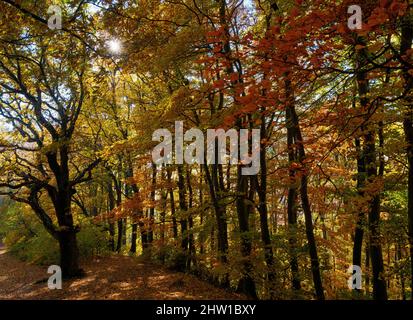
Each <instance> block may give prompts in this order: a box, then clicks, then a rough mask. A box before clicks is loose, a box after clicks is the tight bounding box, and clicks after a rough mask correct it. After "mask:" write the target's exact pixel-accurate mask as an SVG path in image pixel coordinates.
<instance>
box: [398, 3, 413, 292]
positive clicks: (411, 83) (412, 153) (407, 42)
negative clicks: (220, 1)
mask: <svg viewBox="0 0 413 320" xmlns="http://www.w3.org/2000/svg"><path fill="white" fill-rule="evenodd" d="M410 12H411V6H410V7H409V9H408V12H407V15H406V17H405V18H404V19H403V24H402V32H401V43H400V56H402V57H403V56H405V55H406V52H407V51H408V50H410V49H411V47H412V39H413V24H412V20H411V13H410ZM409 68H410V67H407V68H406V67H405V66H404V70H403V78H404V88H405V92H406V97H405V99H404V100H405V104H406V111H405V113H404V121H403V128H404V134H405V140H406V143H407V147H406V153H407V159H408V165H409V169H408V187H407V194H408V203H407V219H408V237H409V248H410V290H411V294H410V298H411V299H412V300H413V98H412V96H411V89H412V87H413V77H412V76H411V75H410V73H409V71H410V70H409Z"/></svg>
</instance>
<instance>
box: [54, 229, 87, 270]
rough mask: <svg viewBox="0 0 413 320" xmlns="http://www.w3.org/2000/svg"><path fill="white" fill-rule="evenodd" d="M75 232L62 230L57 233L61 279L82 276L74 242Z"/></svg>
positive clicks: (77, 250) (75, 242) (75, 241)
mask: <svg viewBox="0 0 413 320" xmlns="http://www.w3.org/2000/svg"><path fill="white" fill-rule="evenodd" d="M76 232H77V231H76V230H74V229H73V228H72V229H69V230H63V231H60V232H59V233H58V240H59V248H60V267H61V268H62V276H63V278H73V277H78V276H80V275H82V270H81V269H80V268H79V249H78V246H77V240H76Z"/></svg>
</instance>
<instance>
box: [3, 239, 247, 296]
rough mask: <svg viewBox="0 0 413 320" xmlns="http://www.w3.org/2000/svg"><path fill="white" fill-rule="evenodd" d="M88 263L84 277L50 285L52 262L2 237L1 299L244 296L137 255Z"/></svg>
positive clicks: (103, 258) (83, 262)
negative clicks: (20, 252)
mask: <svg viewBox="0 0 413 320" xmlns="http://www.w3.org/2000/svg"><path fill="white" fill-rule="evenodd" d="M82 268H83V269H84V271H85V273H86V274H85V276H84V277H83V278H81V279H74V280H68V281H64V282H63V288H62V289H61V290H49V289H48V288H47V278H48V277H49V276H50V275H49V274H47V266H37V265H33V264H29V263H26V262H22V261H20V260H18V259H17V258H15V257H13V256H12V255H10V254H9V253H7V250H6V248H5V247H4V246H2V245H1V243H0V299H53V300H55V299H56V300H60V299H73V300H77V299H79V300H83V299H98V300H101V299H110V300H116V299H136V300H139V299H148V300H158V299H165V300H173V299H179V300H185V299H188V300H190V299H200V300H206V299H208V300H209V299H217V300H219V299H230V300H233V299H244V297H243V296H241V295H238V294H235V293H231V292H228V291H225V290H223V289H220V288H217V287H214V286H212V285H211V284H209V283H207V282H204V281H201V280H199V279H198V278H196V277H195V276H192V275H188V274H184V273H179V272H174V271H171V270H168V269H166V268H164V267H162V266H159V265H156V264H153V263H150V262H146V261H142V260H139V259H138V258H133V257H126V256H120V255H113V256H105V257H95V258H93V259H89V260H87V261H82ZM42 280H44V281H42Z"/></svg>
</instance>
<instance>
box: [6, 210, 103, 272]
mask: <svg viewBox="0 0 413 320" xmlns="http://www.w3.org/2000/svg"><path fill="white" fill-rule="evenodd" d="M80 225H81V227H80V232H79V233H78V234H77V240H78V246H79V255H80V257H82V258H87V257H90V256H93V255H96V254H100V255H102V254H105V253H106V252H108V251H109V239H108V235H107V232H105V231H104V230H103V228H102V227H100V226H98V225H96V224H93V222H92V221H91V220H89V219H87V218H84V219H82V221H81V222H80ZM0 234H3V235H4V243H5V245H6V246H7V248H8V250H9V252H10V253H11V254H13V255H14V256H16V257H18V258H19V259H21V260H23V261H28V262H31V263H36V264H46V265H50V264H58V263H59V256H60V253H59V244H58V242H57V241H56V239H54V238H53V237H52V236H51V235H50V234H49V233H48V232H47V231H46V230H45V229H44V227H43V225H42V224H41V223H40V222H39V221H38V219H37V217H35V216H34V215H33V214H32V213H31V212H30V211H25V208H24V207H23V206H21V205H19V204H8V205H7V206H3V208H2V209H0Z"/></svg>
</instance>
